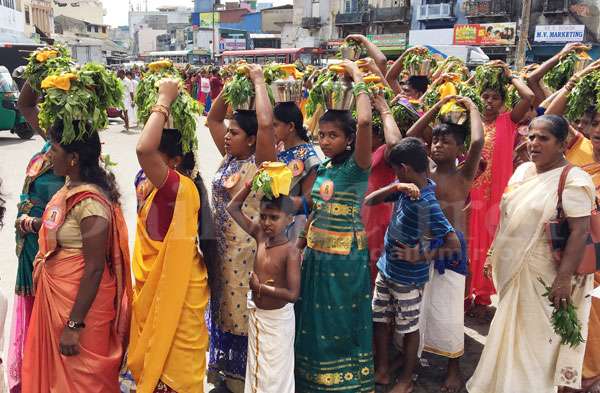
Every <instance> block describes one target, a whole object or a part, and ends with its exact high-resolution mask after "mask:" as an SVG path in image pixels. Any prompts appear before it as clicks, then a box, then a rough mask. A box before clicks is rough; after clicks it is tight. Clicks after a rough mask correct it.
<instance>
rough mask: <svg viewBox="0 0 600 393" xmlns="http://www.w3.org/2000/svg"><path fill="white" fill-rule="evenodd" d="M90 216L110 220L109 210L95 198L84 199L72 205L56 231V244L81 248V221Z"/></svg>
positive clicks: (63, 246)
mask: <svg viewBox="0 0 600 393" xmlns="http://www.w3.org/2000/svg"><path fill="white" fill-rule="evenodd" d="M92 216H97V217H103V218H105V219H106V220H109V221H110V215H109V212H107V211H106V208H105V207H104V205H102V203H100V202H98V201H97V200H95V199H92V198H88V199H84V200H82V201H81V202H79V203H78V204H77V205H75V206H73V208H72V209H71V210H70V211H69V213H68V214H67V217H66V218H65V222H64V223H63V224H62V226H61V227H60V229H59V230H58V232H57V235H56V236H57V240H58V245H59V246H60V247H62V248H83V239H82V237H81V221H83V219H84V218H87V217H92Z"/></svg>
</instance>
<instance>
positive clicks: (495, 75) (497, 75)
mask: <svg viewBox="0 0 600 393" xmlns="http://www.w3.org/2000/svg"><path fill="white" fill-rule="evenodd" d="M509 84H510V81H509V80H508V78H507V77H506V76H505V75H504V70H503V69H502V68H500V67H497V66H494V65H488V64H484V65H480V66H479V67H477V68H476V69H475V86H477V93H478V94H479V95H481V93H483V92H484V91H486V90H494V91H497V92H499V93H503V95H504V96H505V97H506V95H507V94H506V90H507V85H509Z"/></svg>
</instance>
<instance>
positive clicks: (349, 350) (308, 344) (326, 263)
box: [295, 61, 375, 393]
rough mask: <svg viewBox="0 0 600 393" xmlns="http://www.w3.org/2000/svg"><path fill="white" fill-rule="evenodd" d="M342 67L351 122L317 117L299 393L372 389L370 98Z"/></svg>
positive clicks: (300, 308) (344, 114) (335, 114)
mask: <svg viewBox="0 0 600 393" xmlns="http://www.w3.org/2000/svg"><path fill="white" fill-rule="evenodd" d="M342 65H343V67H344V68H345V70H346V73H347V74H348V75H349V76H350V77H352V79H353V81H354V94H355V96H356V110H357V120H356V121H355V120H354V119H353V118H352V115H351V113H350V112H349V111H328V112H326V113H325V114H324V115H323V116H322V117H321V119H320V121H319V144H320V146H321V149H322V150H323V153H324V154H325V155H326V156H327V157H328V158H329V160H327V161H325V162H324V163H323V164H321V166H320V168H319V169H318V170H317V179H316V181H315V184H314V186H313V189H312V194H311V199H312V208H313V214H312V217H313V219H312V221H311V223H310V226H309V228H308V232H307V233H306V242H307V248H306V250H305V252H304V262H303V265H302V284H301V294H300V299H298V302H297V303H296V321H297V323H296V344H295V345H296V348H295V351H296V391H297V392H298V393H303V392H311V393H314V392H326V391H335V392H353V393H356V392H372V391H374V389H375V387H374V379H373V354H372V335H373V332H372V322H371V321H372V319H371V284H370V271H369V255H368V251H367V240H366V236H365V231H364V227H363V224H362V222H361V216H360V207H361V205H362V201H363V197H364V194H365V192H366V189H367V179H368V177H369V168H370V165H371V118H372V112H371V100H370V98H369V94H368V90H367V88H366V85H365V84H364V82H363V80H362V73H361V72H360V71H359V69H358V67H357V66H356V65H355V64H354V63H352V62H349V61H344V62H343V63H342Z"/></svg>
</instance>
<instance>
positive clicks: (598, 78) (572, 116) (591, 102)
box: [565, 71, 600, 121]
mask: <svg viewBox="0 0 600 393" xmlns="http://www.w3.org/2000/svg"><path fill="white" fill-rule="evenodd" d="M589 107H595V108H596V110H600V71H595V72H592V73H589V74H587V75H585V76H584V77H583V78H581V79H580V80H579V82H577V84H576V85H575V87H574V88H573V90H572V91H571V94H569V99H568V101H567V110H566V112H565V116H566V117H567V119H569V120H571V121H575V120H578V119H579V118H581V116H583V113H584V112H585V111H586V110H587V109H588V108H589Z"/></svg>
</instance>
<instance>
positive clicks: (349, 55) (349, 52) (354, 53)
mask: <svg viewBox="0 0 600 393" xmlns="http://www.w3.org/2000/svg"><path fill="white" fill-rule="evenodd" d="M340 52H341V53H342V58H343V59H347V60H350V61H356V60H358V59H360V55H361V53H360V52H361V51H359V50H358V49H357V48H355V47H353V46H342V47H341V48H340Z"/></svg>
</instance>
